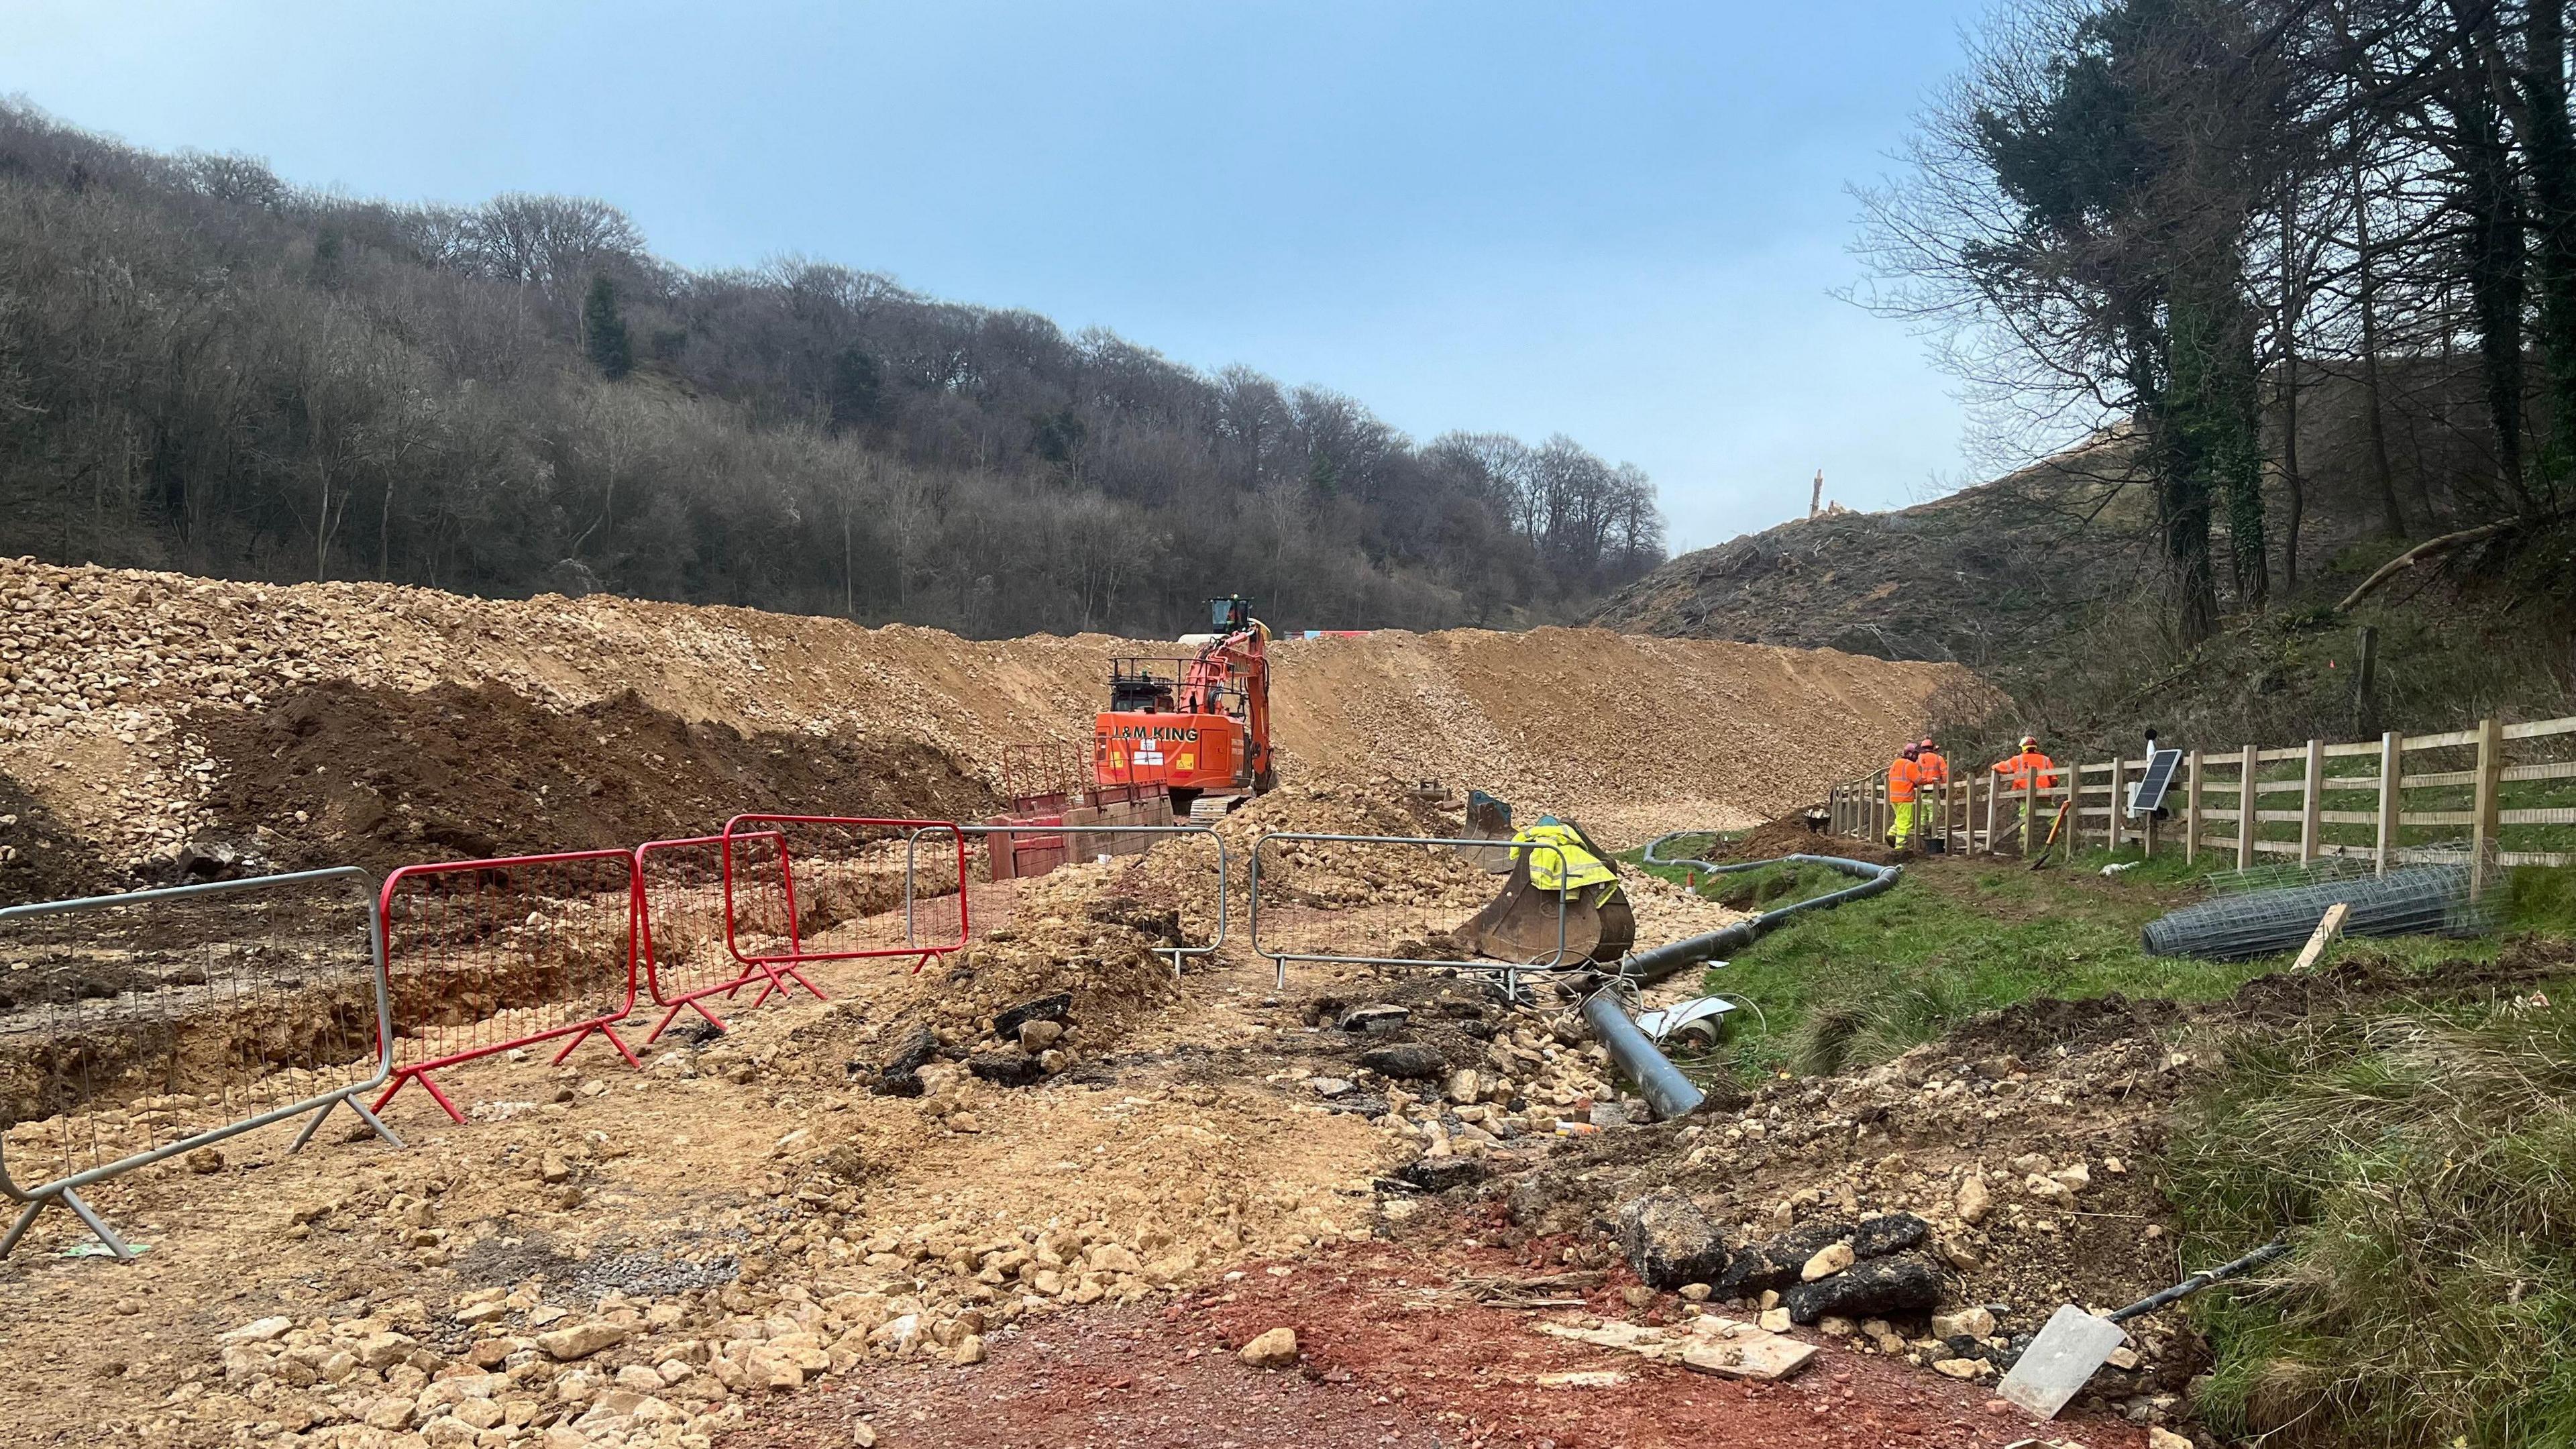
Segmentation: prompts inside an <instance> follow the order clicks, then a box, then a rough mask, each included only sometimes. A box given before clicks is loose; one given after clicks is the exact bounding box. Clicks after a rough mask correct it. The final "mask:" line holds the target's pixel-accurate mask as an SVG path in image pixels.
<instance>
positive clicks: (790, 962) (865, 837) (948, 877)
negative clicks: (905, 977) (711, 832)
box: [725, 815, 969, 1001]
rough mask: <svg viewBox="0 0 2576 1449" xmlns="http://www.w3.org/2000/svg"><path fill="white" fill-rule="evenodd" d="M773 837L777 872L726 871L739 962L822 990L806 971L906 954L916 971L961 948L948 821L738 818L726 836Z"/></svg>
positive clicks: (961, 910) (964, 913)
mask: <svg viewBox="0 0 2576 1449" xmlns="http://www.w3.org/2000/svg"><path fill="white" fill-rule="evenodd" d="M758 834H767V835H773V836H775V837H776V838H777V840H778V842H779V843H778V851H779V854H780V857H781V859H782V860H783V862H784V869H783V870H780V871H777V872H758V873H752V874H746V873H744V872H742V871H740V870H736V871H732V872H729V873H728V874H727V876H726V883H725V944H726V948H727V950H728V951H729V952H730V953H731V954H732V956H733V958H734V959H735V960H736V961H738V962H740V963H742V964H743V965H745V966H748V967H753V968H757V969H761V970H763V971H766V972H768V973H769V974H770V976H771V979H772V981H773V982H774V983H775V984H776V985H777V986H778V987H779V988H780V989H782V990H783V989H785V988H786V987H787V985H788V984H789V983H791V982H792V983H793V984H794V985H796V986H800V987H802V988H804V989H805V990H806V991H808V992H811V993H812V994H813V996H814V998H815V999H816V1000H818V1001H819V1000H822V999H824V997H823V993H822V991H821V990H820V989H818V988H817V987H816V986H815V985H814V983H813V982H812V981H810V980H808V979H807V978H806V976H805V973H804V971H803V970H802V969H801V968H803V967H804V966H806V965H808V964H810V963H812V962H817V961H856V960H867V959H871V958H877V957H902V956H910V957H913V958H914V960H913V969H914V970H915V971H918V970H920V969H921V968H922V967H923V966H926V965H928V964H929V963H930V962H931V961H933V960H936V959H937V958H939V957H941V956H944V955H947V954H948V953H950V952H952V951H956V950H959V949H961V948H963V947H964V946H965V944H966V940H967V933H968V930H969V922H968V918H967V917H968V906H967V901H966V869H967V866H966V833H965V831H964V830H962V829H960V828H959V827H958V826H957V825H956V824H955V823H954V822H952V821H946V820H906V819H891V818H873V817H861V816H838V815H738V816H736V817H734V818H733V820H732V821H730V822H728V823H727V824H726V826H725V835H726V836H728V837H732V838H736V839H739V838H741V837H743V836H746V835H758Z"/></svg>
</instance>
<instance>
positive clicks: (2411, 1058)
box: [1668, 850, 2576, 1449]
mask: <svg viewBox="0 0 2576 1449" xmlns="http://www.w3.org/2000/svg"><path fill="white" fill-rule="evenodd" d="M2114 861H2122V862H2134V864H2132V865H2131V867H2130V868H2129V869H2127V870H2124V871H2122V872H2120V873H2119V874H2117V875H2115V876H2112V877H2110V878H2105V877H2103V876H2102V875H2101V874H2100V871H2101V868H2102V867H2103V866H2104V865H2106V864H2110V863H2113V862H2114ZM2233 863H2234V862H2233V861H2232V859H2228V858H2226V857H2225V856H2224V854H2223V853H2210V854H2206V855H2204V856H2203V858H2202V859H2201V860H2200V861H2198V862H2196V863H2193V864H2190V865H2186V864H2184V862H2183V860H2182V857H2181V854H2180V852H2179V851H2175V850H2167V851H2165V852H2163V853H2161V854H2159V855H2158V856H2156V857H2155V858H2153V859H2140V858H2139V856H2138V854H2137V852H2136V851H2135V850H2130V851H2124V852H2122V853H2121V854H2120V855H2118V856H2112V855H2108V854H2105V853H2103V852H2100V851H2093V852H2089V853H2085V854H2082V855H2078V856H2077V857H2076V858H2075V859H2073V860H2071V861H2069V862H2066V863H2064V864H2062V865H2059V866H2056V867H2053V868H2051V869H2049V870H2046V871H2041V872H2036V873H2034V872H2032V871H2031V870H2030V869H2028V868H2027V867H2026V866H2024V865H2023V864H2021V863H2019V862H2015V861H2001V862H1986V861H1972V860H1950V859H1942V858H1937V857H1936V858H1931V859H1927V860H1924V861H1922V862H1919V863H1916V864H1913V865H1910V866H1909V867H1908V869H1907V872H1906V877H1905V879H1904V880H1903V881H1902V882H1900V883H1899V884H1898V886H1897V887H1896V889H1895V890H1893V891H1891V892H1889V893H1888V894H1886V895H1883V896H1879V897H1876V898H1874V899H1871V900H1867V901H1861V902H1856V903H1854V904H1851V905H1847V906H1844V907H1841V908H1840V909H1837V910H1833V911H1827V912H1818V913H1814V914H1811V915H1808V916H1804V917H1801V918H1799V919H1798V920H1797V921H1795V922H1793V923H1792V924H1790V925H1788V926H1786V927H1784V928H1782V929H1781V930H1779V931H1778V932H1775V933H1774V934H1772V935H1770V936H1768V937H1766V938H1764V939H1763V940H1762V941H1760V942H1758V943H1756V944H1755V945H1754V946H1752V947H1751V948H1749V949H1748V950H1746V951H1745V952H1743V953H1742V954H1741V955H1739V956H1738V957H1737V958H1736V959H1735V960H1733V961H1731V962H1729V963H1728V964H1727V965H1726V966H1724V967H1723V968H1718V969H1712V970H1711V971H1709V972H1708V973H1707V984H1708V987H1709V989H1711V990H1717V991H1724V992H1727V993H1730V994H1734V995H1739V996H1742V997H1745V998H1747V999H1749V1000H1751V1001H1753V1002H1754V1003H1755V1004H1756V1005H1758V1006H1759V1007H1760V1008H1761V1011H1762V1014H1763V1016H1764V1017H1765V1018H1766V1019H1767V1029H1752V1028H1739V1030H1738V1032H1737V1034H1736V1035H1735V1036H1734V1037H1733V1038H1732V1039H1731V1042H1730V1044H1729V1046H1728V1048H1726V1049H1725V1050H1724V1051H1722V1052H1721V1053H1720V1054H1719V1055H1718V1056H1717V1058H1715V1059H1713V1060H1709V1061H1705V1062H1685V1063H1683V1066H1684V1067H1685V1069H1686V1070H1694V1071H1702V1070H1705V1071H1718V1072H1723V1071H1727V1070H1729V1069H1732V1070H1734V1071H1737V1072H1739V1073H1748V1074H1749V1073H1773V1072H1827V1071H1836V1070H1846V1069H1850V1068H1853V1067H1856V1066H1860V1065H1865V1064H1867V1063H1870V1062H1874V1061H1877V1060H1881V1059H1884V1058H1886V1057H1889V1056H1893V1055H1895V1054H1897V1053H1899V1052H1901V1051H1903V1050H1904V1049H1906V1048H1907V1047H1909V1046H1912V1045H1914V1044H1916V1043H1919V1042H1922V1041H1927V1040H1930V1039H1933V1038H1935V1037H1937V1036H1939V1035H1941V1034H1942V1033H1943V1032H1945V1031H1947V1030H1949V1029H1950V1028H1951V1027H1953V1026H1955V1025H1956V1024H1958V1023H1959V1022H1960V1021H1961V1020H1963V1019H1964V1018H1966V1017H1969V1016H1971V1015H1974V1014H1976V1013H1978V1012H1982V1011H1987V1010H1992V1009H1995V1008H1998V1007H2005V1006H2010V1005H2013V1004H2014V1003H2016V1002H2021V1001H2027V1000H2030V999H2033V998H2037V997H2060V998H2082V997H2094V996H2100V995H2103V994H2106V993H2109V992H2115V991H2116V992H2122V993H2126V994H2128V995H2131V996H2140V997H2167V998H2173V999H2179V1000H2195V999H2210V998H2216V997H2222V996H2225V995H2227V994H2228V993H2230V992H2232V991H2234V990H2235V989H2236V987H2237V986H2238V985H2240V984H2241V983H2243V982H2244V981H2246V980H2248V979H2250V978H2252V977H2255V976H2258V975H2262V974H2264V973H2267V972H2271V971H2276V970H2279V969H2281V968H2283V967H2284V966H2285V965H2287V964H2288V957H2287V956H2280V957H2272V958H2268V959H2263V960H2256V961H2247V962H2236V963H2224V964H2222V963H2214V962H2201V961H2191V960H2183V959H2175V958H2160V957H2151V956H2148V955H2146V954H2145V952H2144V951H2143V950H2142V949H2141V946H2140V941H2139V930H2140V928H2141V927H2143V926H2144V925H2145V924H2146V923H2147V922H2148V921H2149V920H2152V919H2153V918H2155V917H2156V916H2158V915H2160V914H2162V913H2164V912H2165V911H2167V910H2169V909H2172V908H2173V907H2175V906H2177V905H2181V904H2185V903H2188V902H2190V901H2192V900H2196V899H2200V898H2202V897H2203V896H2204V894H2205V886H2206V878H2207V877H2208V876H2209V875H2211V874H2213V873H2215V872H2217V871H2221V870H2225V869H2228V868H2230V867H2231V866H2232V865H2233ZM1668 874H1670V875H1671V877H1672V878H1673V879H1676V880H1679V879H1681V878H1682V872H1680V871H1673V872H1669V873H1668ZM1848 883H1849V882H1848V878H1847V877H1844V876H1841V875H1838V874H1835V873H1833V872H1829V871H1822V870H1819V869H1816V868H1812V867H1807V868H1796V867H1782V866H1772V867H1766V868H1765V869H1762V870H1759V871H1752V872H1745V873H1742V874H1737V875H1730V876H1718V877H1712V878H1708V879H1704V880H1702V881H1701V882H1699V889H1700V890H1701V892H1702V893H1703V894H1705V895H1709V896H1712V897H1719V898H1738V897H1740V898H1745V899H1747V900H1748V901H1750V902H1751V903H1752V904H1756V905H1759V906H1761V907H1766V908H1767V907H1773V906H1777V905H1780V904H1785V903H1786V902H1788V901H1790V900H1795V899H1799V898H1801V897H1803V896H1806V895H1813V894H1816V893H1819V892H1822V891H1825V890H1831V889H1835V888H1837V887H1839V886H1841V885H1844V884H1848ZM2505 889H2506V893H2507V894H2506V904H2505V923H2504V934H2510V933H2519V932H2536V933H2541V934H2545V935H2554V936H2559V937H2568V936H2576V870H2541V869H2532V868H2524V869H2520V870H2516V871H2514V872H2512V873H2511V875H2510V876H2509V878H2508V881H2507V883H2506V887H2505ZM2503 945H2504V941H2503V939H2502V937H2501V935H2499V936H2494V937H2488V938H2484V939H2480V940H2474V941H2454V940H2446V939H2440V938H2434V937H2405V938H2397V939H2375V940H2367V941H2344V942H2338V943H2336V945H2335V946H2334V947H2332V948H2331V952H2332V953H2333V954H2340V953H2343V952H2348V951H2367V952H2369V953H2371V954H2372V955H2373V956H2375V957H2378V958H2381V959H2385V960H2393V961H2395V962H2396V963H2398V964H2399V966H2400V967H2401V968H2405V967H2413V968H2415V969H2416V970H2418V971H2419V972H2420V973H2421V981H2422V987H2421V992H2420V995H2419V997H2418V998H2417V999H2388V998H2382V999H2380V1000H2379V1001H2377V1002H2375V1003H2373V1004H2372V1006H2371V1007H2370V1008H2369V1010H2368V1013H2367V1014H2364V1015H2346V1016H2341V1017H2337V1018H2332V1019H2318V1020H2312V1021H2310V1022H2308V1023H2306V1024H2304V1025H2301V1026H2296V1027H2290V1028H2279V1027H2266V1028H2264V1029H2262V1030H2261V1031H2259V1032H2247V1033H2243V1034H2236V1035H2224V1036H2216V1037H2213V1038H2212V1039H2211V1040H2210V1041H2209V1047H2210V1049H2211V1050H2213V1051H2215V1052H2217V1053H2218V1054H2219V1057H2220V1060H2221V1061H2222V1068H2221V1075H2220V1077H2219V1078H2218V1080H2217V1081H2216V1083H2215V1084H2214V1085H2212V1086H2211V1087H2209V1088H2208V1089H2206V1090H2205V1091H2204V1092H2203V1093H2202V1094H2201V1095H2200V1096H2199V1097H2197V1098H2196V1099H2195V1100H2193V1101H2192V1102H2191V1103H2190V1104H2188V1105H2187V1107H2186V1108H2185V1109H2184V1110H2183V1112H2182V1114H2181V1117H2180V1120H2179V1122H2178V1123H2177V1126H2176V1131H2175V1136H2174V1139H2173V1145H2172V1148H2171V1151H2170V1153H2169V1155H2168V1159H2167V1169H2168V1174H2169V1182H2170V1188H2169V1191H2170V1193H2171V1196H2172V1198H2173V1200H2174V1202H2175V1205H2176V1206H2177V1208H2178V1209H2179V1210H2180V1212H2181V1214H2182V1216H2183V1220H2184V1224H2185V1228H2186V1232H2187V1241H2186V1243H2185V1245H2184V1246H2185V1249H2186V1254H2187V1256H2188V1257H2189V1258H2190V1260H2191V1261H2192V1262H2194V1263H2195V1264H2198V1263H2210V1262H2216V1261H2219V1260H2221V1259H2224V1258H2229V1257H2234V1256H2236V1255H2237V1254H2239V1253H2242V1252H2244V1251H2245V1250H2247V1249H2248V1248H2251V1247H2253V1246H2254V1245H2256V1244H2258V1243H2261V1242H2263V1241H2265V1240H2266V1239H2268V1238H2270V1237H2272V1236H2273V1235H2274V1234H2276V1233H2278V1232H2280V1231H2281V1230H2282V1229H2283V1228H2284V1227H2285V1226H2287V1227H2289V1228H2290V1229H2291V1230H2292V1236H2293V1241H2294V1243H2295V1244H2296V1247H2297V1251H2296V1252H2295V1253H2294V1255H2293V1256H2292V1257H2291V1258H2290V1259H2289V1260H2288V1261H2287V1262H2286V1263H2284V1264H2282V1265H2279V1266H2277V1267H2276V1268H2274V1269H2272V1270H2270V1271H2269V1272H2268V1273H2267V1275H2266V1277H2265V1279H2264V1281H2263V1285H2262V1286H2261V1287H2259V1288H2252V1289H2246V1290H2240V1291H2231V1292H2223V1293H2212V1294H2207V1295H2204V1296H2202V1297H2201V1298H2199V1299H2196V1300H2194V1303H2193V1307H2192V1309H2191V1310H2190V1311H2191V1312H2192V1313H2193V1315H2194V1317H2195V1318H2196V1319H2197V1321H2198V1322H2199V1324H2200V1326H2201V1328H2202V1329H2203V1331H2204V1332H2205V1333H2206V1334H2207V1336H2208V1338H2209V1341H2210V1343H2211V1345H2212V1348H2213V1352H2214V1353H2215V1355H2216V1362H2215V1365H2214V1367H2213V1370H2212V1373H2211V1376H2210V1378H2209V1380H2208V1383H2207V1385H2206V1386H2205V1389H2204V1391H2203V1392H2202V1393H2201V1394H2200V1395H2199V1396H2198V1401H2197V1402H2198V1407H2199V1409H2200V1411H2201V1412H2202V1413H2204V1414H2205V1415H2206V1416H2208V1418H2209V1420H2210V1422H2211V1423H2212V1425H2213V1427H2215V1428H2217V1429H2219V1430H2220V1431H2222V1432H2223V1433H2225V1434H2228V1435H2231V1436H2239V1437H2244V1438H2247V1439H2255V1438H2262V1437H2267V1436H2268V1437H2269V1438H2270V1439H2271V1441H2273V1442H2280V1443H2284V1444H2288V1443H2299V1444H2330V1445H2335V1446H2338V1449H2343V1446H2350V1449H2361V1446H2365V1445H2368V1446H2378V1445H2406V1446H2422V1449H2434V1446H2442V1449H2450V1446H2455V1445H2465V1446H2468V1449H2506V1446H2516V1449H2518V1446H2523V1445H2535V1446H2536V1445H2565V1444H2570V1443H2576V977H2570V978H2567V979H2561V980H2552V981H2547V982H2543V983H2540V986H2541V990H2542V991H2544V992H2545V994H2546V998H2547V1001H2546V1004H2543V1003H2542V1002H2541V1001H2540V1000H2539V999H2537V998H2535V997H2533V996H2532V995H2531V988H2529V987H2523V988H2521V989H2520V990H2518V991H2517V990H2514V989H2510V988H2507V989H2497V988H2493V987H2486V988H2469V989H2466V990H2464V991H2452V990H2448V989H2446V987H2445V981H2444V976H2443V973H2441V972H2440V971H2439V970H2437V969H2435V968H2436V967H2438V966H2440V965H2441V964H2443V963H2449V962H2456V961H2459V960H2463V959H2466V960H2471V961H2489V960H2493V959H2494V958H2495V956H2496V955H2497V954H2498V952H2499V951H2500V950H2501V949H2502V947H2503ZM2333 954H2330V955H2329V957H2328V960H2329V961H2331V960H2332V959H2333ZM1748 1015H1749V1013H1748ZM1739 1020H1742V1018H1739Z"/></svg>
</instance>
